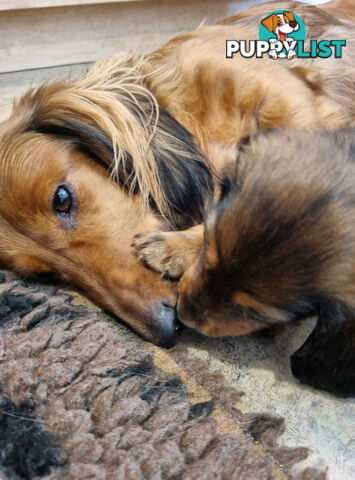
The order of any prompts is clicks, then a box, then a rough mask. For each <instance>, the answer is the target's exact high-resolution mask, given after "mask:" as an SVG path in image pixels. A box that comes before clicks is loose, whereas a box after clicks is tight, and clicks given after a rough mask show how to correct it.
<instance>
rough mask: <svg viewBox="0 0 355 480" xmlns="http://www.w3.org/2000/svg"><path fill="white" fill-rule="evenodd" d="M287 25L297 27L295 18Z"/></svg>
mask: <svg viewBox="0 0 355 480" xmlns="http://www.w3.org/2000/svg"><path fill="white" fill-rule="evenodd" d="M289 25H290V27H292V28H296V27H297V22H296V21H295V20H292V21H291V22H289Z"/></svg>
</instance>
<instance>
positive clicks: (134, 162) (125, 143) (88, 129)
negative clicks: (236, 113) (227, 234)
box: [25, 84, 213, 229]
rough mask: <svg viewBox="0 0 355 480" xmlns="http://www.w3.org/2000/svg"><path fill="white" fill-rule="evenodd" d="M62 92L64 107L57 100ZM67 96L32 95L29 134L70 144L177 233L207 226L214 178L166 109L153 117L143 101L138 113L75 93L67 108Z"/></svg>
mask: <svg viewBox="0 0 355 480" xmlns="http://www.w3.org/2000/svg"><path fill="white" fill-rule="evenodd" d="M61 88H62V89H63V92H62V91H61ZM52 91H53V93H52ZM58 92H59V93H60V94H61V95H60V102H59V101H54V100H53V97H54V99H56V96H59V95H58ZM65 93H66V90H65V87H61V84H58V85H54V86H52V85H50V86H48V87H47V86H44V87H42V89H40V90H38V91H35V92H34V93H30V94H28V95H27V100H26V99H25V100H26V101H27V102H31V103H32V104H35V106H36V108H35V109H34V113H33V115H32V118H31V121H30V122H29V124H28V126H27V128H26V129H27V130H34V131H37V132H39V133H44V134H49V135H54V136H59V137H62V138H66V139H68V140H69V141H70V142H71V143H72V144H73V145H74V146H75V147H76V148H78V149H79V150H81V151H83V152H85V153H86V154H88V155H89V156H90V157H92V158H94V159H95V160H96V161H98V162H99V163H100V164H101V165H103V166H104V167H105V168H106V169H108V170H109V171H112V172H113V173H114V177H115V178H116V180H117V181H118V182H119V183H120V184H121V185H123V186H124V187H126V188H127V189H129V190H130V191H131V192H132V193H138V192H139V193H140V194H141V196H142V199H143V201H145V202H146V203H147V201H148V202H149V203H150V205H151V206H153V207H154V208H156V210H157V211H158V212H159V213H160V214H161V215H162V216H164V217H165V218H167V219H168V220H169V221H170V223H171V224H173V225H174V227H177V228H182V229H184V228H188V227H190V226H192V225H193V224H196V223H200V222H201V221H202V220H203V213H204V205H205V200H206V197H209V196H210V195H211V193H212V191H213V182H212V175H211V170H210V167H209V165H208V161H207V159H205V158H204V155H203V153H202V151H201V150H200V148H199V147H198V146H197V144H196V142H195V139H194V137H193V135H192V134H191V133H190V132H189V131H187V130H186V128H185V127H183V126H182V125H181V124H180V123H179V122H178V121H177V120H176V119H174V118H173V117H172V116H171V115H170V114H169V113H168V112H167V111H166V110H165V109H163V108H162V107H158V106H157V109H158V112H152V109H151V107H152V105H151V104H150V103H149V102H147V101H146V99H144V98H143V99H141V103H140V105H139V108H138V107H137V106H136V105H135V104H134V108H135V109H134V108H133V107H131V104H130V103H129V102H127V103H128V105H129V107H131V108H132V109H131V110H129V108H128V107H127V105H126V104H125V103H119V102H118V100H117V99H116V98H115V97H113V98H112V103H114V102H117V105H108V104H107V102H106V103H103V101H102V98H101V96H98V97H97V98H96V97H95V96H94V95H92V98H91V97H90V100H91V102H88V101H85V102H84V101H83V100H82V97H83V96H84V94H85V95H88V94H87V92H85V90H84V91H82V90H78V91H76V90H75V89H74V88H73V89H72V91H71V92H70V94H71V95H72V97H73V98H71V97H70V95H69V96H68V99H67V103H65V100H66V97H65ZM104 98H105V101H106V100H107V99H106V97H104ZM69 100H71V101H70V102H69ZM85 100H86V98H85ZM138 100H139V97H138V96H137V102H138ZM100 101H101V103H102V105H101V104H100ZM115 109H116V110H117V112H116V110H115ZM120 109H121V112H120ZM113 110H114V112H113ZM136 110H137V112H136ZM142 112H143V113H142ZM119 113H121V116H119ZM114 115H117V119H116V117H115V116H114ZM125 118H127V121H126V122H125ZM147 119H148V120H147ZM154 119H156V121H154ZM149 121H150V122H151V123H149ZM147 122H148V123H147ZM134 132H136V134H134Z"/></svg>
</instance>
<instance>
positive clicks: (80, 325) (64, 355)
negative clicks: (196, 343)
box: [0, 271, 326, 480]
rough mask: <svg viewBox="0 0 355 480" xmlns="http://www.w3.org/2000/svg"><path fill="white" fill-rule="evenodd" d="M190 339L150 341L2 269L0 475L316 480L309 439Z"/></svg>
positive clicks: (80, 303) (322, 476)
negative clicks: (266, 409) (257, 407)
mask: <svg viewBox="0 0 355 480" xmlns="http://www.w3.org/2000/svg"><path fill="white" fill-rule="evenodd" d="M241 395H243V394H242V393H241V392H238V391H236V390H235V389H233V388H230V387H228V386H227V385H226V383H225V381H224V378H223V376H222V375H221V374H220V373H219V372H217V371H211V370H209V368H208V367H207V365H206V364H205V363H204V362H203V361H202V360H199V359H196V358H192V356H191V355H189V353H188V350H187V349H186V347H184V345H178V346H177V347H175V348H173V349H172V350H164V349H160V348H158V347H155V346H152V345H150V344H148V343H146V342H144V341H142V340H141V339H139V338H138V337H136V336H135V335H134V334H133V333H131V332H129V331H128V330H127V329H126V328H125V327H122V326H120V325H118V324H116V323H115V322H113V321H112V319H110V317H108V316H107V315H105V314H104V313H102V312H100V311H99V310H98V309H94V308H92V307H90V306H89V304H87V303H86V302H85V300H84V299H83V298H81V297H80V296H79V297H75V298H74V300H73V297H72V295H70V294H69V293H67V292H65V291H64V290H62V289H59V288H58V287H55V286H50V285H45V284H40V283H36V282H29V281H23V280H19V279H18V278H17V277H16V276H15V275H14V274H12V273H10V272H7V271H0V479H1V480H5V479H7V480H10V479H46V480H54V479H69V480H70V479H73V480H74V479H75V480H77V479H78V480H79V479H98V480H99V479H107V480H111V479H112V480H121V479H122V480H140V479H142V480H143V479H147V480H163V479H169V480H178V479H182V480H197V479H204V480H209V479H211V480H212V479H213V480H237V479H238V480H269V479H277V480H286V479H290V478H297V479H298V480H320V479H325V478H326V472H325V471H320V470H317V469H315V468H310V467H308V468H306V469H303V470H302V471H301V472H299V473H298V474H297V477H295V476H293V477H292V474H291V469H292V467H293V466H294V465H295V464H297V463H298V462H300V461H302V460H303V459H305V458H306V457H307V455H308V453H309V452H308V449H307V448H305V447H304V448H303V447H301V448H287V447H285V446H282V447H281V446H279V445H278V443H277V441H278V438H279V436H280V435H282V433H283V429H284V420H283V419H282V418H279V417H273V416H270V415H268V414H266V413H242V412H241V411H240V410H238V408H236V403H238V402H237V401H238V399H239V398H240V397H241Z"/></svg>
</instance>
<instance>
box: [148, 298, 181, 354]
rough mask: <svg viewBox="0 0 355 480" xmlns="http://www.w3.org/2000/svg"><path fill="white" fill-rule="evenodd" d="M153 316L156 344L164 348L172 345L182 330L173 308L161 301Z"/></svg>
mask: <svg viewBox="0 0 355 480" xmlns="http://www.w3.org/2000/svg"><path fill="white" fill-rule="evenodd" d="M155 317H156V340H155V343H156V345H158V346H159V347H165V348H170V347H173V346H174V345H175V344H176V342H177V338H178V335H179V333H180V332H181V331H182V325H181V323H180V322H179V320H178V317H177V313H176V310H175V308H173V307H170V306H169V305H165V304H164V303H161V304H160V305H159V306H158V307H157V308H156V312H155Z"/></svg>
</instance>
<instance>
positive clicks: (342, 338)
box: [178, 131, 355, 395]
mask: <svg viewBox="0 0 355 480" xmlns="http://www.w3.org/2000/svg"><path fill="white" fill-rule="evenodd" d="M354 138H355V137H354V131H348V132H346V131H345V132H337V133H334V134H331V133H316V132H313V133H308V134H307V133H306V132H292V135H287V134H283V133H282V132H273V133H272V132H271V133H270V134H268V135H266V136H258V137H257V138H256V139H251V141H250V144H249V145H246V146H245V147H243V150H244V152H243V151H242V152H241V154H240V156H239V166H238V167H237V171H236V173H234V174H233V175H232V176H231V175H229V176H228V177H227V179H226V180H225V181H224V182H223V185H222V187H223V188H222V198H221V200H220V201H219V203H218V204H217V205H216V206H215V207H214V208H213V209H212V210H211V212H210V213H209V214H208V215H207V220H206V224H205V238H204V246H203V249H202V252H201V254H200V255H199V257H198V258H197V260H196V262H195V263H194V264H193V265H192V266H191V267H190V268H189V269H188V270H187V272H186V273H185V274H184V275H183V277H182V279H181V281H180V287H179V303H178V313H179V316H180V318H181V320H182V321H183V323H186V324H187V325H189V326H191V327H192V328H194V329H196V330H199V331H201V332H202V333H204V334H206V335H209V336H224V335H242V334H245V333H249V332H253V331H256V330H261V329H264V328H268V327H270V326H272V325H283V324H286V323H288V322H290V321H292V320H296V319H298V318H303V317H305V316H308V315H313V314H316V315H318V323H317V326H316V328H315V330H314V332H313V333H312V334H311V336H310V337H309V338H308V340H307V341H306V343H305V344H304V345H303V346H302V347H301V348H300V349H299V350H298V351H297V352H296V354H295V355H294V356H293V357H292V371H293V373H294V375H295V376H296V377H297V378H299V379H300V380H302V381H303V382H305V383H308V384H310V385H313V386H315V387H318V388H323V389H326V390H328V391H331V392H334V393H336V394H339V395H354V394H355V382H354V380H355V349H354V345H355V305H354V293H355V291H354V288H355V286H354V268H355V263H354V250H355V229H354V225H355V223H354V212H355V210H354V180H355V165H354V152H355V149H354Z"/></svg>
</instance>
